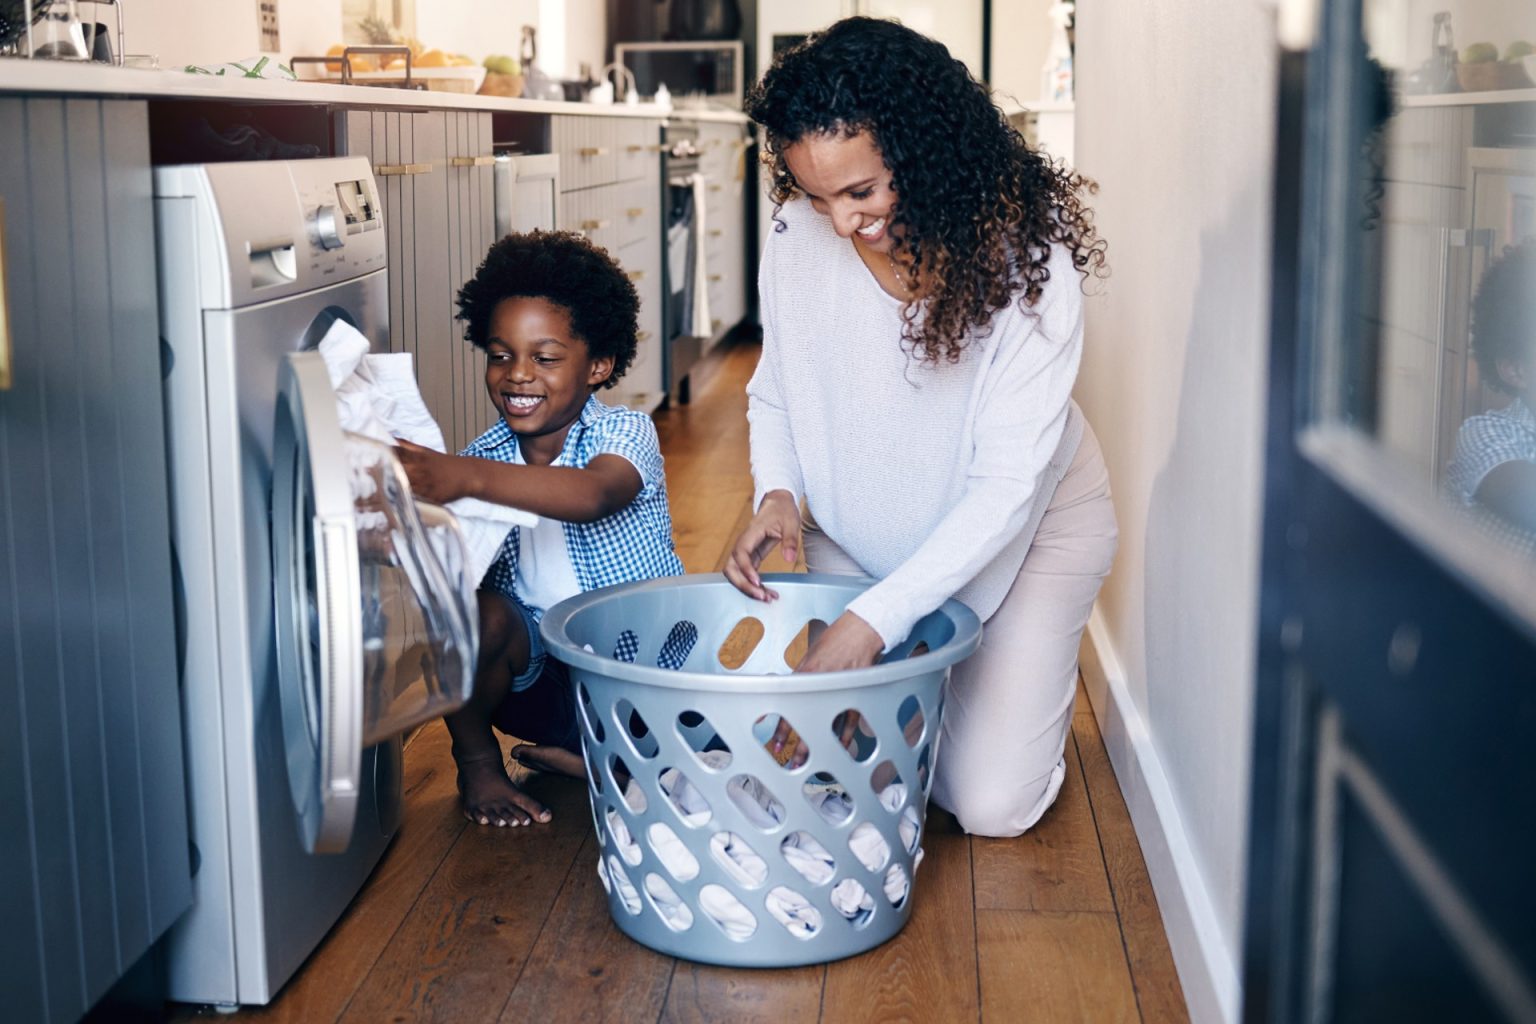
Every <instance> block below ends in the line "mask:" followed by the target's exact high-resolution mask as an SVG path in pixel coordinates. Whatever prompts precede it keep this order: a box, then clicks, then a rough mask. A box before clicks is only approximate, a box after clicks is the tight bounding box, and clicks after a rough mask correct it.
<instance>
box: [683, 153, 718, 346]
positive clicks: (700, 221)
mask: <svg viewBox="0 0 1536 1024" xmlns="http://www.w3.org/2000/svg"><path fill="white" fill-rule="evenodd" d="M688 177H689V180H690V181H691V182H692V183H693V247H694V248H693V251H694V252H695V253H697V254H698V255H697V257H696V258H695V259H694V261H693V319H692V321H691V322H690V323H689V325H688V333H689V334H692V335H694V336H696V337H699V338H708V337H710V336H712V335H713V334H714V333H715V328H714V325H713V324H712V323H711V322H710V313H709V258H708V256H707V253H708V252H709V249H708V247H707V246H706V245H705V240H706V239H707V238H709V232H708V231H707V230H705V224H704V220H705V217H704V211H705V208H706V207H707V206H708V205H709V204H708V202H706V200H705V198H704V195H705V192H706V190H707V189H706V186H705V182H704V175H702V174H699V173H697V172H695V173H693V174H690V175H689V176H688Z"/></svg>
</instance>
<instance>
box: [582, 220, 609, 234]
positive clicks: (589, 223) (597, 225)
mask: <svg viewBox="0 0 1536 1024" xmlns="http://www.w3.org/2000/svg"><path fill="white" fill-rule="evenodd" d="M607 226H608V222H607V221H605V220H584V221H582V222H581V230H583V231H601V230H603V228H605V227H607Z"/></svg>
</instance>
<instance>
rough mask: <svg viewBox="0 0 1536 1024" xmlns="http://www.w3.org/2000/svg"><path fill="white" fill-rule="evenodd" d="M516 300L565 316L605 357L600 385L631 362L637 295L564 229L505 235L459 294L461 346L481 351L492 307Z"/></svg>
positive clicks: (610, 264)
mask: <svg viewBox="0 0 1536 1024" xmlns="http://www.w3.org/2000/svg"><path fill="white" fill-rule="evenodd" d="M524 296H526V297H530V298H540V299H545V300H546V301H548V302H552V303H554V304H555V305H557V306H560V307H561V308H562V309H564V310H566V311H567V312H568V313H569V314H570V317H571V330H572V332H574V333H575V335H576V336H577V337H578V338H580V339H581V340H582V341H584V342H586V345H587V350H588V352H590V353H591V355H592V357H593V358H594V359H601V358H603V357H606V356H612V357H613V372H612V373H611V374H609V375H608V379H607V380H606V381H604V382H603V385H602V386H603V387H605V388H611V387H613V386H614V385H615V384H616V383H618V380H619V378H620V377H622V376H624V372H625V371H626V370H628V369H629V366H630V363H632V362H633V361H634V358H635V347H636V345H637V344H638V340H637V337H638V335H637V331H638V326H637V325H638V321H639V313H640V297H639V295H637V294H636V292H635V286H634V285H633V284H632V283H631V282H630V280H629V278H628V277H626V276H625V274H624V271H622V270H620V269H619V265H618V264H617V263H615V262H614V261H613V257H611V256H609V255H608V253H607V252H605V251H603V250H602V249H599V248H598V247H597V246H595V245H593V244H592V243H591V242H590V241H588V240H587V239H586V238H585V237H584V236H582V235H578V234H576V233H574V232H570V231H537V230H535V231H529V232H527V233H514V234H510V235H508V236H506V237H505V238H503V239H502V240H501V241H499V242H497V243H496V244H495V245H493V246H491V248H490V251H489V252H487V253H486V255H485V259H484V260H483V261H482V262H481V264H480V268H479V269H478V270H476V271H475V276H474V277H472V278H470V279H469V280H468V281H466V282H465V283H464V287H463V288H460V289H459V312H458V319H460V320H462V321H464V340H465V341H468V342H469V343H470V344H472V345H474V346H476V347H477V348H482V349H483V348H485V346H486V341H487V338H488V336H489V333H490V326H491V314H492V313H493V312H494V311H495V309H496V306H497V304H498V303H500V302H501V301H502V300H503V299H512V298H518V297H524Z"/></svg>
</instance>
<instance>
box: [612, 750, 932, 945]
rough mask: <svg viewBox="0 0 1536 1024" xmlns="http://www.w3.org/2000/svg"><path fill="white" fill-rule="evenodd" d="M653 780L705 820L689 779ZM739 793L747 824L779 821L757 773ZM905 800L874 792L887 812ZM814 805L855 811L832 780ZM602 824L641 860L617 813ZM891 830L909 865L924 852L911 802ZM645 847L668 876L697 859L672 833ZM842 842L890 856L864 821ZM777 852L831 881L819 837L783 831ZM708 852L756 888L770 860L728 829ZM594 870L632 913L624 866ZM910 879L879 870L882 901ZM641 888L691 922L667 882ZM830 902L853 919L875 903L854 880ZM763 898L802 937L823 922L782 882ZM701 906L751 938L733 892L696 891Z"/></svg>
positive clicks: (831, 816)
mask: <svg viewBox="0 0 1536 1024" xmlns="http://www.w3.org/2000/svg"><path fill="white" fill-rule="evenodd" d="M699 757H700V760H702V761H703V762H704V763H705V764H706V765H708V766H709V767H710V768H713V769H716V770H720V769H723V768H725V767H726V766H727V765H728V764H729V763H730V754H729V753H727V752H725V751H721V750H710V751H705V752H704V753H703V754H700V755H699ZM657 782H658V784H659V785H660V786H661V789H662V792H663V793H664V794H666V795H667V797H668V798H669V799H671V800H672V801H673V803H674V804H675V805H676V806H677V808H678V810H679V811H681V812H682V814H683V820H684V821H685V822H686V823H687V824H688V825H690V826H692V827H695V828H698V827H700V826H703V825H704V824H706V823H707V822H708V821H709V817H710V809H709V804H708V803H707V802H706V801H705V800H704V798H703V796H702V795H700V793H699V792H698V790H697V789H695V788H694V787H693V784H692V783H690V782H689V781H688V779H687V777H686V776H684V775H682V774H681V773H680V772H679V771H678V770H677V769H676V768H668V769H667V770H666V771H664V772H662V773H661V775H660V776H659V777H658V779H657ZM637 785H638V784H637V783H636V782H635V780H633V779H631V780H629V783H628V785H627V787H626V789H625V802H626V803H627V804H628V805H629V806H631V807H636V806H643V803H642V794H640V793H639V792H638V790H637ZM739 791H740V792H741V793H743V794H744V795H745V796H746V797H747V798H748V799H745V800H741V801H739V802H738V806H739V807H740V808H741V810H742V812H743V813H744V814H746V815H747V818H748V820H749V821H751V822H752V824H754V825H756V826H758V827H760V828H763V829H773V828H776V827H777V826H778V825H780V824H782V822H783V817H782V815H783V808H782V807H781V806H780V805H779V804H778V802H777V801H776V800H774V799H773V796H772V794H770V793H769V792H768V791H767V790H766V789H765V788H764V787H763V785H762V783H760V782H759V781H758V780H757V779H755V778H751V777H746V778H744V779H742V780H741V785H740V786H739ZM906 798H907V787H906V786H905V784H903V783H899V782H897V783H892V784H891V785H888V786H886V787H885V789H884V791H882V792H881V793H880V796H879V799H880V803H881V805H882V806H883V807H884V808H885V809H886V810H887V811H891V812H892V813H894V812H895V811H896V809H897V808H899V807H901V805H902V804H903V803H905V802H906ZM812 805H813V806H814V807H815V808H816V809H817V810H818V811H819V812H820V813H821V814H822V816H823V817H824V818H827V819H828V820H829V821H843V820H846V819H847V817H848V816H849V815H850V814H851V813H852V812H853V801H852V800H850V799H849V797H848V794H847V792H846V791H844V790H843V789H842V787H841V786H839V785H836V784H832V785H828V786H825V787H823V788H821V789H820V790H819V791H818V792H816V793H815V795H814V796H813V797H812ZM608 830H609V832H610V833H611V834H612V835H613V841H614V844H615V845H616V846H617V847H618V849H619V851H620V853H621V854H622V855H623V857H624V859H625V860H627V861H629V862H630V863H631V864H637V863H639V862H640V859H641V851H640V845H639V843H637V842H636V841H635V838H634V836H632V835H631V834H630V831H629V827H628V826H627V825H626V824H625V822H624V819H623V818H622V817H620V816H619V815H617V814H610V815H608ZM897 834H898V835H899V836H900V837H901V842H902V845H903V846H905V847H906V849H907V852H909V853H911V854H913V857H914V859H913V867H914V868H915V867H916V866H917V864H919V863H921V862H922V857H923V851H922V850H921V849H920V848H919V847H918V846H917V840H918V815H917V810H916V808H912V807H907V808H905V809H903V810H902V814H901V818H900V820H899V821H898V822H897ZM651 848H652V849H653V850H654V851H655V853H656V857H657V859H658V860H660V861H661V863H662V865H663V866H664V867H665V868H666V869H667V871H668V872H669V873H671V874H672V876H673V877H674V878H677V879H679V880H683V881H686V880H689V879H692V878H693V877H695V876H696V875H697V874H698V870H699V867H698V861H697V860H696V859H695V858H694V856H693V854H692V853H691V852H689V850H688V848H687V847H686V846H685V845H684V844H683V842H682V841H681V840H680V839H678V838H677V836H676V835H675V834H672V833H671V832H670V831H665V830H664V831H662V832H653V833H652V836H651ZM848 848H849V849H850V850H852V851H853V854H854V856H855V857H857V858H858V859H859V862H860V863H862V864H863V865H864V867H865V868H867V869H869V870H870V871H878V870H880V868H881V867H883V866H884V865H885V863H886V861H887V860H888V859H889V857H890V846H889V845H888V844H887V843H886V841H885V838H884V837H883V836H882V835H881V834H880V831H879V829H877V828H876V827H875V826H874V825H872V824H870V823H869V822H862V823H860V824H859V825H858V826H857V827H856V828H854V830H853V833H852V834H851V835H850V836H849V839H848ZM780 850H781V851H782V852H783V854H784V859H785V860H786V861H787V862H788V863H789V865H790V866H791V867H793V868H794V869H795V870H796V871H797V872H799V873H800V875H801V876H802V877H804V878H805V880H806V881H807V882H809V883H810V884H811V885H813V886H817V885H825V884H826V883H827V882H829V881H831V879H832V876H833V874H834V873H835V871H836V863H835V861H834V860H833V858H832V855H831V854H830V853H828V852H827V850H826V848H825V847H823V846H822V845H821V843H819V842H817V841H816V839H814V838H813V837H811V836H810V835H808V834H806V833H804V832H795V833H792V834H791V835H789V836H788V837H786V838H785V839H784V841H783V842H782V844H781V845H780ZM710 851H711V852H712V853H713V854H714V855H715V860H716V862H717V863H719V864H720V866H721V867H722V868H723V869H724V870H725V871H726V873H727V874H728V875H730V876H731V878H732V880H733V881H735V882H736V883H737V884H738V885H740V886H742V887H743V888H748V889H751V888H756V887H758V886H760V885H762V884H763V882H764V881H765V880H766V879H767V877H768V865H767V864H765V863H764V862H763V859H762V858H761V857H760V856H758V854H757V853H756V852H755V851H754V850H752V849H751V847H749V846H748V845H747V844H746V842H745V841H743V840H742V839H741V838H740V837H738V836H736V835H735V834H734V833H731V832H723V831H722V832H716V833H715V834H714V835H713V836H712V837H711V838H710ZM615 867H617V865H615ZM598 874H599V875H600V876H602V880H603V884H604V886H605V887H606V886H608V885H609V884H612V885H613V886H614V887H615V888H616V889H617V890H618V892H619V899H620V900H622V901H623V903H624V904H625V906H627V907H630V908H632V910H631V912H632V913H633V912H637V911H638V909H639V907H640V896H639V893H638V892H636V891H635V888H634V885H633V884H632V883H631V882H630V881H629V879H628V877H627V876H626V875H625V874H624V873H623V871H622V870H613V871H608V870H605V865H604V864H603V862H601V861H599V863H598ZM910 884H911V883H910V880H909V879H908V877H907V873H906V870H905V869H904V868H902V867H901V865H899V864H897V865H894V866H893V867H892V869H891V870H890V871H889V872H887V874H886V876H885V884H884V890H885V897H886V899H888V900H890V902H891V903H892V904H893V905H895V904H899V903H900V902H901V901H902V900H903V899H905V898H906V895H907V890H908V888H909V886H910ZM646 891H647V892H648V893H649V894H650V896H651V900H652V902H653V903H654V904H655V906H656V909H657V910H658V911H659V912H660V913H661V915H662V917H663V918H665V919H666V920H667V923H668V924H670V925H671V926H672V927H673V928H676V929H679V930H682V929H685V928H687V927H689V925H691V924H692V922H693V914H692V912H691V911H690V910H689V909H688V907H687V905H686V904H685V903H683V901H682V899H681V898H680V897H679V896H677V894H676V893H674V892H672V890H671V889H670V888H662V887H655V888H653V887H651V886H650V885H647V888H646ZM831 901H832V906H833V907H835V908H836V909H837V912H838V913H840V914H842V915H843V916H844V917H846V918H848V919H849V920H852V921H858V920H861V919H862V918H865V917H867V916H868V915H870V914H872V913H874V909H875V905H874V900H873V898H872V897H871V896H870V895H869V892H868V891H867V890H866V889H865V888H864V887H863V886H862V885H860V884H859V882H858V881H857V880H855V879H853V878H844V879H843V880H842V881H840V882H838V883H837V885H835V886H833V887H832V892H831ZM763 902H764V905H765V906H766V907H767V908H768V912H769V913H770V914H772V915H773V917H774V918H775V919H776V920H778V922H779V923H780V924H782V925H784V926H785V927H786V928H789V929H790V931H792V932H796V933H798V934H801V935H802V936H806V937H808V936H810V935H812V934H814V933H815V932H816V930H817V929H819V928H820V927H821V913H820V911H818V910H817V909H816V908H815V907H814V906H812V905H811V903H810V901H809V900H807V899H806V898H805V897H804V896H802V895H800V894H799V893H797V892H794V891H793V890H790V889H786V888H784V887H783V886H778V887H775V888H774V889H772V890H770V891H769V892H768V894H767V896H766V898H765V899H764V901H763ZM699 906H700V908H701V909H702V910H703V911H704V912H705V913H706V914H708V915H709V916H710V917H711V918H713V919H714V920H715V921H716V922H717V923H719V925H720V926H721V928H723V929H724V930H725V932H726V934H727V935H729V936H730V937H731V938H734V939H746V938H749V937H750V936H751V935H752V933H753V932H754V931H755V930H756V928H757V922H756V920H755V919H754V918H753V917H752V915H751V913H750V912H749V911H748V910H747V909H746V908H745V907H744V906H742V904H741V903H740V902H739V901H738V900H737V899H736V898H735V897H734V896H732V895H730V893H728V892H727V891H726V890H724V889H721V888H719V887H717V886H705V887H704V888H703V889H701V890H700V893H699Z"/></svg>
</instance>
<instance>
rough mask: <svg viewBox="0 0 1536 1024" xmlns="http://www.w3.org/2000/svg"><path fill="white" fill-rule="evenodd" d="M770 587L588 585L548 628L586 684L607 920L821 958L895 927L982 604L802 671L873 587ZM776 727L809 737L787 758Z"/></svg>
mask: <svg viewBox="0 0 1536 1024" xmlns="http://www.w3.org/2000/svg"><path fill="white" fill-rule="evenodd" d="M765 582H767V584H768V585H769V586H770V587H772V588H773V589H775V590H777V591H778V593H779V595H780V597H779V599H778V600H777V601H774V602H772V603H770V604H764V603H762V602H758V601H753V600H751V599H749V598H747V597H746V596H745V595H743V594H741V593H740V592H739V591H737V590H736V589H735V588H734V587H733V586H731V584H730V583H729V582H727V581H726V579H725V578H724V577H723V576H720V575H699V576H681V577H671V578H667V579H659V580H650V581H646V582H642V583H633V584H625V585H622V586H617V587H608V588H605V589H602V590H596V591H591V592H589V593H586V594H582V595H579V596H577V597H574V598H571V599H570V600H568V601H562V602H561V603H560V604H558V605H556V606H555V607H553V608H551V609H550V610H549V612H548V613H547V614H546V615H545V616H544V620H543V625H542V633H543V637H544V642H545V644H546V645H547V646H548V648H549V650H550V652H551V653H552V654H553V655H554V656H555V657H556V658H558V659H559V660H561V661H563V662H565V663H566V664H567V665H568V666H570V669H571V676H572V679H573V683H574V685H575V686H576V693H577V703H578V706H579V708H580V717H581V729H582V738H583V743H584V746H585V751H586V763H587V776H588V789H589V792H590V794H591V798H592V814H593V823H594V825H595V826H596V829H597V836H598V841H599V845H600V853H599V865H598V873H599V875H600V876H601V878H602V882H603V886H604V888H605V889H606V890H607V891H608V905H609V909H610V911H611V913H612V914H613V919H614V921H615V923H617V925H618V926H619V928H620V929H621V930H622V931H623V932H624V933H625V934H627V935H628V936H630V937H631V938H633V939H634V940H635V941H637V942H640V943H642V944H644V945H646V946H649V947H651V948H652V949H655V950H657V951H659V952H663V953H667V954H670V955H672V956H677V957H682V958H684V959H687V960H696V961H702V962H704V963H714V964H724V965H729V966H738V967H788V966H794V965H798V964H808V963H822V962H825V961H829V960H836V959H839V958H841V957H846V956H852V955H854V954H856V953H862V952H864V951H866V950H868V949H872V948H873V947H875V946H877V945H879V944H880V943H882V942H884V941H886V940H887V939H889V938H891V937H892V936H894V935H895V934H896V933H897V932H899V931H900V930H901V929H902V927H903V926H904V925H905V924H906V922H907V919H908V918H909V917H910V916H911V912H912V899H913V895H914V887H915V884H916V867H917V863H918V861H919V860H920V859H921V849H922V848H921V842H922V829H923V822H924V819H925V815H926V808H927V799H928V791H929V787H930V785H931V783H932V779H933V768H934V765H935V762H936V760H937V757H938V740H939V731H940V728H939V727H940V724H941V722H942V720H943V713H944V696H943V695H944V682H945V680H946V679H947V678H948V676H949V671H950V667H951V666H952V665H954V664H955V662H957V661H959V660H960V659H962V658H964V657H966V656H967V655H969V654H971V653H972V652H973V651H974V650H975V649H976V647H977V645H978V644H980V642H981V622H980V620H978V619H977V617H976V614H975V613H974V612H972V611H971V610H970V609H969V608H967V607H965V605H963V604H961V603H959V602H958V601H948V602H946V603H945V604H944V606H943V607H942V608H940V609H939V610H938V611H936V612H934V613H932V614H930V615H928V616H926V617H925V618H924V619H922V620H921V621H920V622H919V623H918V624H917V626H916V627H915V628H914V629H913V630H912V633H911V635H910V636H909V637H908V638H907V639H906V640H905V641H904V642H903V643H902V644H901V645H900V646H899V647H897V648H896V649H895V650H893V651H892V652H891V653H890V654H889V655H887V656H886V657H885V658H884V659H883V660H882V661H881V662H880V663H879V664H877V665H874V666H871V667H869V668H864V669H855V670H851V671H846V672H833V673H818V674H807V675H793V676H791V675H789V673H790V665H789V664H788V662H787V660H786V658H787V657H788V656H789V652H790V651H791V650H797V649H800V648H803V645H804V643H805V637H806V632H807V630H811V629H815V628H817V624H818V623H821V624H824V623H830V622H832V621H833V620H835V619H836V618H837V616H838V615H840V614H841V613H842V611H843V610H844V609H845V608H846V607H847V606H848V603H849V602H850V601H852V600H853V599H854V598H855V597H857V596H858V595H859V594H860V593H861V592H862V591H863V590H864V589H865V588H866V587H868V586H869V585H870V584H871V582H872V581H870V580H867V579H857V578H852V577H847V576H826V575H775V576H768V577H766V578H765ZM797 638H798V639H797ZM781 718H782V719H784V720H785V721H786V722H787V724H788V726H789V727H791V728H792V730H793V732H794V733H795V734H796V735H798V737H799V738H800V740H801V743H800V744H795V743H793V742H791V743H790V744H788V745H787V746H785V747H784V754H783V755H781V756H780V757H776V756H775V755H774V754H771V753H770V752H769V751H768V749H766V748H765V746H764V740H765V739H767V738H768V737H769V736H770V735H771V734H772V733H773V731H774V729H775V727H776V726H777V724H778V722H779V720H780V719H781ZM797 751H798V752H799V753H800V756H799V757H797V758H795V759H794V760H791V761H789V762H788V763H786V764H781V763H780V760H781V757H782V756H784V755H787V754H789V753H793V752H797ZM801 758H803V761H802V760H801Z"/></svg>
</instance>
